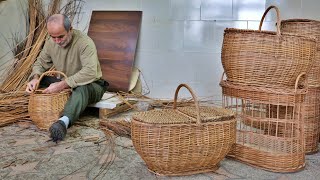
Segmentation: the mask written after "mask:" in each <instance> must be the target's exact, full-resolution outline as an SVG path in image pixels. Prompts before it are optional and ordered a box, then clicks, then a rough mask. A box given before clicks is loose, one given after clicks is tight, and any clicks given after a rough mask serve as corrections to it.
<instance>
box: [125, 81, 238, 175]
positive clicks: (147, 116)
mask: <svg viewBox="0 0 320 180" xmlns="http://www.w3.org/2000/svg"><path fill="white" fill-rule="evenodd" d="M181 87H186V88H187V89H188V90H189V91H190V93H191V95H192V97H193V100H194V102H195V107H193V106H188V107H179V108H177V105H176V102H177V96H178V92H179V90H180V88H181ZM131 124H132V125H131V137H132V141H133V145H134V147H135V149H136V151H137V152H138V154H139V155H140V156H141V158H142V159H143V160H144V161H145V162H146V164H147V166H148V168H149V170H150V171H152V172H154V173H156V174H159V175H167V176H174V175H190V174H197V173H203V172H209V171H214V170H215V169H216V168H217V167H218V163H219V162H220V161H221V160H222V159H223V158H224V157H225V156H226V154H227V153H228V152H229V150H230V148H231V146H232V145H233V144H234V143H235V138H236V137H235V133H236V121H235V118H234V114H233V112H232V111H230V110H227V109H223V108H216V107H199V105H198V101H197V98H196V96H195V95H194V93H193V91H192V90H191V89H190V87H189V86H187V85H185V84H181V85H179V86H178V88H177V90H176V92H175V96H174V105H173V109H162V110H151V111H146V112H140V113H137V114H135V115H134V116H133V117H132V123H131Z"/></svg>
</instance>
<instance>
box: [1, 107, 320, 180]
mask: <svg viewBox="0 0 320 180" xmlns="http://www.w3.org/2000/svg"><path fill="white" fill-rule="evenodd" d="M115 118H127V119H128V118H130V112H128V113H124V114H121V115H119V116H118V117H115ZM98 120H99V119H98V117H97V115H96V114H90V113H89V114H84V115H83V116H82V117H81V119H80V121H79V123H78V124H77V125H75V126H73V127H72V128H70V129H68V134H67V137H66V139H65V140H64V141H62V142H59V143H58V144H56V143H53V142H52V141H49V139H50V138H49V137H48V134H47V132H43V131H39V130H38V129H37V128H36V126H35V125H33V124H32V123H30V122H18V123H15V124H12V125H9V126H5V127H1V128H0V179H23V180H25V179H35V180H37V179H53V180H55V179H64V180H67V179H75V180H82V179H110V180H117V179H119V180H126V179H146V180H152V179H194V180H196V179H198V180H210V179H211V180H224V179H278V180H287V179H297V180H298V179H299V180H300V179H303V180H309V179H310V180H313V179H315V180H316V179H320V153H317V154H314V155H308V156H306V167H305V168H304V170H302V171H299V172H296V173H273V172H268V171H264V170H261V169H258V168H254V167H251V166H248V165H245V164H242V163H240V162H237V161H233V160H230V159H224V160H223V161H222V162H221V164H220V167H219V169H218V170H217V171H216V172H211V173H203V174H197V175H191V176H177V177H165V176H157V175H154V174H153V173H151V172H150V171H148V169H147V167H146V165H145V163H144V161H143V160H142V159H141V158H140V157H139V155H138V154H137V152H136V151H135V149H134V147H133V145H132V141H131V140H130V139H129V138H125V137H115V138H107V137H108V136H106V135H105V134H104V133H103V132H102V131H100V130H98V128H97V127H98Z"/></svg>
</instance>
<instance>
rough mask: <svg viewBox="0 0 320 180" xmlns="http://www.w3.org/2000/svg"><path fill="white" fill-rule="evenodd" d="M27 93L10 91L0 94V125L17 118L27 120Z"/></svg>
mask: <svg viewBox="0 0 320 180" xmlns="http://www.w3.org/2000/svg"><path fill="white" fill-rule="evenodd" d="M28 102H29V95H28V94H26V93H25V92H21V91H19V92H14V93H12V92H10V93H2V94H0V116H1V118H0V126H4V125H7V124H10V123H13V122H15V121H17V120H29V115H28V113H27V112H28Z"/></svg>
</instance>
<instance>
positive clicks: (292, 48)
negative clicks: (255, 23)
mask: <svg viewBox="0 0 320 180" xmlns="http://www.w3.org/2000/svg"><path fill="white" fill-rule="evenodd" d="M272 8H274V9H275V10H276V12H277V32H272V31H262V30H261V27H262V24H263V20H264V18H265V16H266V14H267V13H268V11H269V10H270V9H272ZM279 14H280V13H279V10H278V8H277V7H275V6H270V7H269V8H268V9H266V11H265V13H264V14H263V16H262V19H261V21H260V26H259V30H248V29H233V28H230V29H229V28H227V29H225V31H224V39H223V45H222V54H221V61H222V65H223V68H224V70H225V72H226V75H227V80H228V81H230V82H232V83H234V84H241V85H252V86H260V87H279V88H287V87H290V88H294V85H295V80H296V78H297V77H298V75H299V74H301V73H302V72H308V71H309V70H310V69H311V67H312V65H313V62H314V59H315V54H316V40H315V38H314V37H308V36H302V35H297V34H289V33H283V32H281V31H280V24H281V22H280V15H279Z"/></svg>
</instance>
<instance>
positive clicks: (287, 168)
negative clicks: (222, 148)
mask: <svg viewBox="0 0 320 180" xmlns="http://www.w3.org/2000/svg"><path fill="white" fill-rule="evenodd" d="M253 154H257V156H253ZM227 157H228V158H231V159H234V160H237V161H240V162H242V163H244V164H247V165H249V166H253V167H257V168H261V169H263V170H266V171H271V172H282V173H289V172H297V171H300V170H302V169H303V168H304V167H305V159H304V157H305V156H304V153H296V154H287V155H286V154H278V155H275V154H273V153H270V152H264V151H261V150H256V149H254V148H250V147H246V146H243V145H240V144H236V145H235V146H234V148H233V149H232V150H231V152H230V153H229V154H228V155H227ZM259 157H260V158H259ZM280 161H282V162H280ZM276 163H277V164H276Z"/></svg>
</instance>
